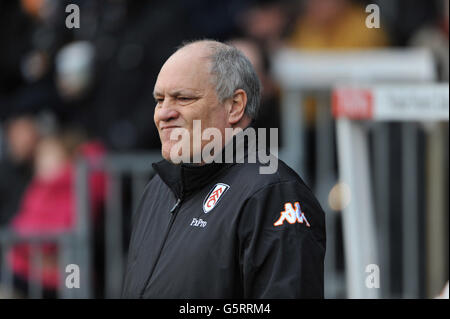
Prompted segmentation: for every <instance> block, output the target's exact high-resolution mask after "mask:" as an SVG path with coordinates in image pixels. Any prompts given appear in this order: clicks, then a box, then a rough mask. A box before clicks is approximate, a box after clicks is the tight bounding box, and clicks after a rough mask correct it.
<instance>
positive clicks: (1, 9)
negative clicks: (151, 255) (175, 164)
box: [0, 0, 449, 298]
mask: <svg viewBox="0 0 450 319" xmlns="http://www.w3.org/2000/svg"><path fill="white" fill-rule="evenodd" d="M69 4H76V5H78V6H79V9H80V28H67V27H66V18H67V17H68V16H69V14H70V12H69V13H68V12H66V11H65V9H66V6H67V5H69ZM370 4H376V5H377V6H378V8H379V17H380V21H379V27H375V28H369V27H368V26H367V25H366V20H367V17H368V16H369V15H370V14H371V13H372V12H373V11H368V12H366V7H367V6H368V5H370ZM448 14H449V2H448V1H445V0H444V1H442V0H438V1H412V0H408V1H406V0H390V1H387V0H385V1H382V0H378V1H375V0H372V1H363V0H320V1H319V0H286V1H273V0H239V1H238V0H226V1H224V0H219V1H207V0H191V1H181V0H170V1H167V0H165V1H160V0H153V1H139V0H133V1H131V0H78V1H76V0H71V1H64V0H58V1H56V0H21V1H19V0H17V1H6V0H1V1H0V43H1V48H2V49H1V50H0V298H117V297H120V291H121V282H122V275H123V270H124V263H125V260H126V256H127V247H128V239H129V236H130V230H131V229H130V228H131V222H132V218H133V211H134V209H135V207H136V203H137V202H138V200H139V197H140V194H141V192H142V190H143V188H144V187H145V185H146V183H147V181H148V180H149V178H150V177H151V176H152V174H153V172H152V168H151V163H152V162H153V161H157V160H159V159H160V153H159V149H160V143H159V137H158V133H157V131H156V128H155V126H154V124H153V111H154V107H155V103H154V100H153V96H152V92H153V85H154V83H155V80H156V77H157V74H158V71H159V69H160V67H161V66H162V64H163V63H164V61H165V60H166V59H167V58H168V57H169V56H170V55H171V54H172V53H173V52H174V50H175V48H176V47H177V46H179V45H180V44H181V43H182V42H183V41H185V40H193V39H202V38H212V39H216V40H220V41H227V42H230V43H232V44H233V45H235V46H236V47H238V48H239V49H241V50H242V51H243V52H244V53H245V54H246V55H247V56H248V57H249V59H250V60H251V62H252V63H253V65H254V67H255V68H256V70H257V72H258V74H259V76H260V79H261V81H262V84H263V87H264V90H263V97H262V105H261V111H260V115H259V118H258V120H257V122H256V124H255V125H256V126H257V127H261V128H278V129H279V145H280V157H281V158H282V159H283V160H285V161H286V162H288V164H290V165H292V167H293V168H294V169H295V170H297V172H299V174H300V175H301V176H302V177H303V178H304V180H305V181H306V182H307V183H308V184H309V185H310V186H311V188H312V189H313V190H314V192H315V194H316V195H317V197H318V199H319V201H320V202H321V205H322V207H323V208H324V210H325V212H326V218H327V256H326V262H325V268H326V274H325V296H326V297H327V298H434V297H436V296H438V295H439V294H440V293H441V292H442V290H443V289H444V286H445V285H446V283H447V282H448V253H449V247H448V242H449V238H448V234H449V231H448V212H449V209H448V81H449V48H448V45H449V33H448V30H449V28H448V26H449V25H448V17H449V16H448ZM371 21H372V22H376V20H373V19H372V20H371ZM337 85H340V86H342V85H344V86H345V85H351V86H352V87H355V86H358V85H364V86H365V87H366V88H369V89H368V90H369V91H370V90H371V88H376V85H385V86H388V87H389V88H391V89H394V90H395V88H396V87H397V86H398V87H402V86H404V85H409V86H411V85H412V86H413V89H409V91H408V90H407V93H405V94H400V95H399V96H397V97H396V100H395V101H394V105H405V104H409V103H415V102H417V101H411V99H414V98H415V97H414V96H415V95H414V94H418V95H419V96H420V94H421V92H424V94H425V95H426V96H428V98H421V100H420V101H419V102H420V103H419V102H418V103H419V104H420V105H421V106H422V109H423V119H422V118H421V117H419V118H417V116H416V117H415V118H408V117H404V118H403V117H402V116H401V115H402V114H401V112H400V115H397V116H396V117H395V118H389V117H387V118H383V119H379V118H377V117H376V116H363V117H362V118H357V119H354V118H349V119H342V117H339V116H337V114H336V113H333V112H332V110H333V103H332V102H333V98H332V97H333V94H334V93H333V92H335V90H336V86H337ZM442 85H444V87H445V86H446V93H445V89H444V93H445V94H442V90H441V89H440V90H437V91H433V90H434V89H435V88H442V87H443V86H442ZM374 90H375V89H374ZM430 90H431V91H430ZM374 92H375V91H374ZM408 92H410V93H408ZM429 92H435V93H429ZM436 100H438V101H440V102H439V103H442V105H443V107H444V108H445V109H446V113H447V116H443V117H442V116H441V117H437V118H432V119H430V118H429V116H427V114H428V113H427V112H428V111H429V107H428V105H431V104H433V103H434V102H435V101H436ZM354 106H355V105H354ZM355 107H357V108H358V107H359V105H358V103H356V106H355ZM421 112H422V110H421ZM346 127H348V128H349V130H350V131H346ZM345 132H347V133H345ZM348 132H350V134H348ZM352 132H354V133H352ZM346 134H347V135H346ZM352 138H353V139H355V140H352ZM353 164H355V165H353ZM347 177H348V178H350V179H347ZM351 178H353V180H351ZM358 185H360V186H358ZM69 264H76V265H78V266H79V270H80V288H77V289H69V288H68V287H67V285H66V283H67V281H66V278H67V276H68V274H69V272H66V266H67V265H69ZM370 265H375V267H373V266H370ZM367 266H369V267H368V268H367ZM447 291H448V290H447ZM447 297H448V292H447Z"/></svg>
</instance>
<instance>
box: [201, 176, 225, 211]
mask: <svg viewBox="0 0 450 319" xmlns="http://www.w3.org/2000/svg"><path fill="white" fill-rule="evenodd" d="M229 188H230V186H229V185H227V184H223V183H218V184H216V185H215V186H214V187H213V189H212V190H211V191H210V192H209V194H208V196H206V198H205V200H204V201H203V211H204V212H205V214H207V213H209V212H210V211H211V210H212V209H213V208H214V207H215V206H216V205H217V203H218V202H219V200H220V198H221V197H222V196H223V194H225V192H226V191H227V190H228V189H229Z"/></svg>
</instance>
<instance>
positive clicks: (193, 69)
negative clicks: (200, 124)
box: [154, 48, 213, 94]
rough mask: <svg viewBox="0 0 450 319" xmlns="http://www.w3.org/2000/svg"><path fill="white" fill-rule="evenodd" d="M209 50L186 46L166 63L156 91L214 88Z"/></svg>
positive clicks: (160, 74)
mask: <svg viewBox="0 0 450 319" xmlns="http://www.w3.org/2000/svg"><path fill="white" fill-rule="evenodd" d="M207 53H208V52H206V51H205V50H201V49H196V48H185V49H181V50H179V51H177V52H175V53H174V54H173V55H172V56H171V57H170V58H169V59H168V60H167V61H166V63H164V65H163V67H162V68H161V71H160V72H159V75H158V78H157V80H156V84H155V90H154V91H155V93H160V94H163V93H165V92H171V91H182V90H190V91H202V92H203V91H206V90H210V89H211V88H213V85H212V78H211V73H210V68H211V62H210V59H209V58H208V54H207Z"/></svg>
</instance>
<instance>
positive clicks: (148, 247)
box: [122, 153, 325, 298]
mask: <svg viewBox="0 0 450 319" xmlns="http://www.w3.org/2000/svg"><path fill="white" fill-rule="evenodd" d="M245 155H247V153H245ZM260 165H264V164H261V163H259V162H258V163H253V164H251V163H234V164H233V163H231V164H225V163H223V164H221V163H212V164H207V165H204V166H193V165H186V164H182V165H173V164H171V163H169V162H167V161H161V162H159V163H157V164H153V167H154V169H155V170H156V172H157V174H156V175H155V176H154V177H153V179H152V180H151V181H150V183H149V185H148V186H147V187H146V190H145V193H144V195H143V198H142V200H141V203H140V205H139V207H138V211H137V215H136V217H135V220H134V227H133V232H132V236H131V241H130V248H129V255H128V265H127V268H126V273H125V278H124V286H123V292H122V297H123V298H323V294H324V292H323V290H324V273H323V272H324V257H325V216H324V212H323V211H322V208H321V207H320V205H319V203H318V201H317V200H316V199H315V197H314V195H313V194H312V192H311V190H310V189H309V188H308V186H306V185H305V183H304V182H303V181H302V179H301V178H300V177H299V176H298V175H297V174H296V173H295V172H294V171H293V170H291V169H290V168H289V167H288V166H287V165H286V164H284V163H283V162H282V161H279V165H278V170H277V172H276V173H274V174H271V175H261V174H259V167H260ZM296 207H297V208H298V209H297V212H298V216H297V215H296V213H295V208H296ZM291 208H293V209H294V210H291ZM286 211H287V212H288V213H290V215H286V216H285V214H281V212H286ZM283 216H285V217H283ZM296 216H297V218H296Z"/></svg>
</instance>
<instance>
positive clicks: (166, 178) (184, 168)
mask: <svg viewBox="0 0 450 319" xmlns="http://www.w3.org/2000/svg"><path fill="white" fill-rule="evenodd" d="M242 134H243V133H242V132H240V133H238V134H236V135H235V136H233V139H232V140H231V141H230V142H229V143H228V144H227V145H226V146H225V147H224V148H223V149H222V152H221V154H219V156H220V157H221V158H222V161H221V163H218V162H217V161H213V162H212V163H208V164H204V165H198V164H184V163H183V164H173V163H171V162H169V161H167V160H162V161H160V162H158V163H154V164H152V166H153V168H154V169H155V171H156V173H157V174H158V175H159V176H160V177H161V179H162V181H163V182H164V183H165V184H166V185H167V186H168V187H169V188H170V189H171V190H172V192H173V193H174V194H175V196H176V197H177V198H178V199H184V198H185V197H187V196H189V195H190V194H192V193H194V192H195V191H196V190H198V189H201V188H202V187H204V186H205V185H207V184H208V183H210V182H211V181H212V180H214V178H216V177H217V175H219V174H220V173H221V172H222V171H223V170H225V169H227V168H229V167H231V166H233V165H234V164H235V163H237V162H242V160H243V159H244V158H245V157H247V156H248V152H249V149H250V148H249V145H248V142H247V139H245V141H244V139H239V138H238V137H239V136H241V135H242ZM240 141H241V142H243V143H244V153H243V154H241V157H239V158H237V152H236V148H237V147H238V145H239V144H238V143H240ZM229 148H233V152H232V154H233V159H232V160H230V159H229V158H226V154H228V152H227V150H229ZM242 155H243V156H242Z"/></svg>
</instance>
